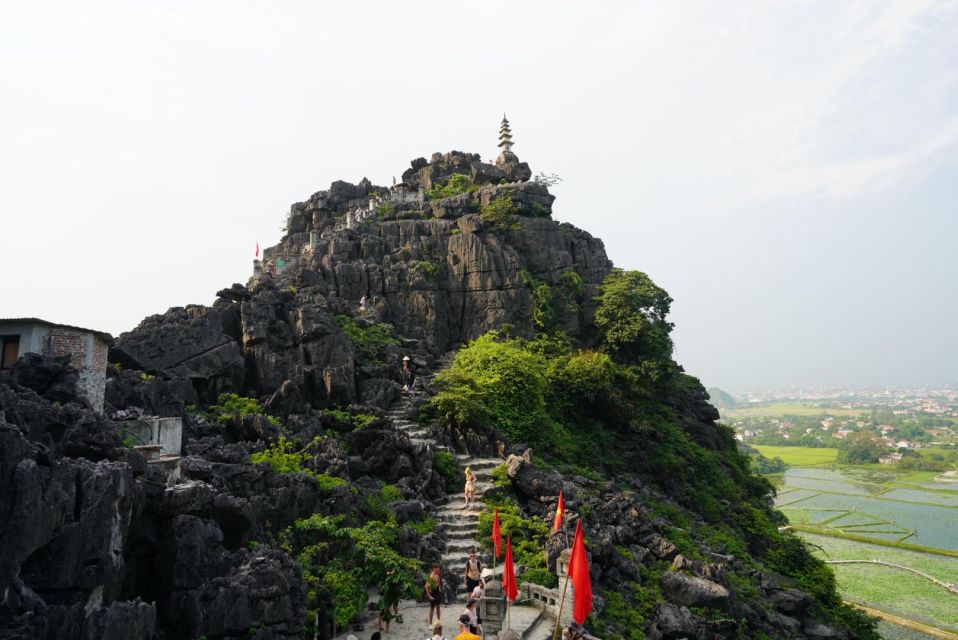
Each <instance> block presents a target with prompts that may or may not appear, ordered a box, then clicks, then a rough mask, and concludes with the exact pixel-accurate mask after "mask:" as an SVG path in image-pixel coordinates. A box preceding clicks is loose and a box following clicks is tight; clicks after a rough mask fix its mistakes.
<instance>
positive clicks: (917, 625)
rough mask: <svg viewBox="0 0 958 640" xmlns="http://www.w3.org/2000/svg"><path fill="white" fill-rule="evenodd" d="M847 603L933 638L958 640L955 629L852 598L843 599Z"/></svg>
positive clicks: (871, 614)
mask: <svg viewBox="0 0 958 640" xmlns="http://www.w3.org/2000/svg"><path fill="white" fill-rule="evenodd" d="M842 602H844V603H845V604H847V605H849V606H852V607H855V608H856V609H859V610H861V611H864V612H865V613H867V614H868V615H870V616H875V617H876V618H881V619H882V620H886V621H888V622H891V623H892V624H897V625H898V626H899V627H905V628H906V629H911V630H913V631H920V632H921V633H924V634H926V635H929V636H931V637H933V638H941V639H942V640H958V633H955V632H953V631H947V630H945V629H939V628H938V627H933V626H931V625H929V624H925V623H924V622H918V621H917V620H912V619H911V618H905V617H902V616H899V615H896V614H894V613H888V612H887V611H882V610H881V609H875V608H874V607H868V606H865V605H863V604H859V603H857V602H852V601H850V600H843V601H842Z"/></svg>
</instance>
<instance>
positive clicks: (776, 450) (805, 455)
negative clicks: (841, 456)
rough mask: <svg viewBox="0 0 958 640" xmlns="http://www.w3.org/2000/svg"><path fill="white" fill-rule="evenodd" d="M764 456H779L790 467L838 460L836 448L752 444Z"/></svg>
mask: <svg viewBox="0 0 958 640" xmlns="http://www.w3.org/2000/svg"><path fill="white" fill-rule="evenodd" d="M754 448H755V449H758V450H759V451H760V452H761V453H762V455H763V456H765V457H766V458H781V459H782V461H783V462H784V463H785V464H787V465H788V466H790V467H818V466H822V465H828V464H834V463H835V461H836V460H838V449H834V448H831V447H823V448H820V449H819V448H813V447H772V446H768V445H760V444H758V445H754Z"/></svg>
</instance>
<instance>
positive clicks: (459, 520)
mask: <svg viewBox="0 0 958 640" xmlns="http://www.w3.org/2000/svg"><path fill="white" fill-rule="evenodd" d="M454 356H455V352H449V353H447V354H445V355H443V356H442V357H441V358H439V360H438V361H437V366H436V368H435V369H434V370H433V371H432V372H430V373H427V374H424V375H422V376H420V377H418V378H417V379H416V384H415V390H414V392H413V393H404V394H403V395H402V397H400V398H399V399H398V400H396V401H395V402H393V404H392V405H391V406H390V407H389V410H388V411H387V412H386V417H387V418H389V419H390V420H391V421H392V424H393V426H395V427H396V429H397V430H399V431H402V432H403V433H405V434H406V435H407V436H408V437H409V439H410V441H411V442H412V443H413V444H414V445H418V446H428V447H431V448H432V449H433V450H434V451H447V452H450V453H452V451H451V449H450V448H449V447H447V446H445V445H441V444H439V443H438V442H437V441H436V439H435V438H434V437H433V434H432V433H431V430H430V429H429V428H428V427H425V426H423V425H421V424H419V422H418V421H417V420H416V419H415V418H416V416H415V397H416V396H417V395H419V394H420V393H422V392H423V390H425V389H428V388H429V386H430V384H431V383H432V380H433V379H434V378H435V377H436V375H438V374H439V372H441V371H442V370H443V369H446V368H448V367H449V365H451V364H452V360H453V357H454ZM455 457H456V466H457V467H458V469H459V473H460V478H462V486H463V490H462V492H460V493H459V494H458V495H457V494H451V495H450V496H448V497H447V498H445V499H444V501H441V502H436V503H435V504H436V507H437V509H436V521H437V522H436V532H437V533H438V534H439V536H440V537H442V538H443V539H444V540H445V542H446V547H445V551H444V552H443V554H442V567H443V574H444V576H446V577H447V580H449V581H453V580H456V581H457V582H458V586H457V589H456V593H457V594H464V593H465V590H466V583H465V579H464V577H463V571H464V569H465V562H466V557H467V556H468V555H469V552H470V551H472V550H476V551H477V552H479V559H480V560H481V561H482V564H483V567H486V566H488V567H489V568H492V556H491V555H490V554H489V553H487V552H483V551H482V550H481V549H480V548H479V543H478V542H477V541H476V528H477V527H478V525H479V514H480V513H482V511H483V510H484V509H485V505H484V504H483V503H482V496H483V494H484V493H485V492H486V491H487V490H488V489H490V488H491V487H492V470H493V469H494V468H495V467H496V466H498V465H500V464H502V460H500V459H498V458H482V457H474V456H470V455H468V454H461V453H456V454H455ZM466 467H469V468H471V469H472V471H473V473H475V474H476V492H475V496H476V503H475V505H473V507H472V508H471V509H466V508H465V493H464V491H465V471H466Z"/></svg>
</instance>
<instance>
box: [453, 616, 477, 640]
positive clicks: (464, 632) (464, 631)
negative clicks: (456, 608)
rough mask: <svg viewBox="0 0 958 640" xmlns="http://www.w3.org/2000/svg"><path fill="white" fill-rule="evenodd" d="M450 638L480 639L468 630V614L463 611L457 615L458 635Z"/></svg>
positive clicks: (459, 639) (463, 639)
mask: <svg viewBox="0 0 958 640" xmlns="http://www.w3.org/2000/svg"><path fill="white" fill-rule="evenodd" d="M452 640H482V638H480V637H479V636H477V635H476V634H474V633H472V632H471V631H469V616H468V615H467V614H465V613H464V614H462V615H461V616H459V635H457V636H456V637H455V638H453V639H452Z"/></svg>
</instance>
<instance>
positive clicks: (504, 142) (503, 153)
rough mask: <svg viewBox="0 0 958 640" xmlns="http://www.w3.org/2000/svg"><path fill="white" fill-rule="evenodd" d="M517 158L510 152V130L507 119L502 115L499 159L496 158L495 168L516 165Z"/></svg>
mask: <svg viewBox="0 0 958 640" xmlns="http://www.w3.org/2000/svg"><path fill="white" fill-rule="evenodd" d="M518 162H519V158H517V157H516V154H514V153H513V152H512V129H511V128H510V127H509V119H508V118H506V114H502V123H501V124H500V125H499V157H498V158H496V165H497V166H500V167H502V166H505V165H510V164H516V163H518Z"/></svg>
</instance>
